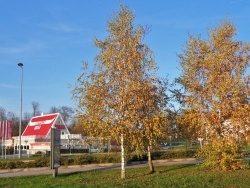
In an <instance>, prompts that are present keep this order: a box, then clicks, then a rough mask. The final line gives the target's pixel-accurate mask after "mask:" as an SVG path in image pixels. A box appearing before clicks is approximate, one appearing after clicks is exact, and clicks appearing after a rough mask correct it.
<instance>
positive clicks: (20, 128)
mask: <svg viewBox="0 0 250 188" xmlns="http://www.w3.org/2000/svg"><path fill="white" fill-rule="evenodd" d="M17 65H18V66H19V67H21V95H20V103H21V105H20V122H19V153H18V154H19V155H18V157H19V159H21V156H22V153H21V134H22V106H23V64H22V63H18V64H17Z"/></svg>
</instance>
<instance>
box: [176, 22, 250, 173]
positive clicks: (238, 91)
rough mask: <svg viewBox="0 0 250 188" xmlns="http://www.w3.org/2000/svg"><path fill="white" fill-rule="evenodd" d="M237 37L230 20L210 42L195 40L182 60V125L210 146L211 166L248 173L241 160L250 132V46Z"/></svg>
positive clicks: (206, 152) (216, 30)
mask: <svg viewBox="0 0 250 188" xmlns="http://www.w3.org/2000/svg"><path fill="white" fill-rule="evenodd" d="M235 36H236V28H235V26H234V25H233V24H232V23H231V22H230V21H228V20H226V21H224V22H222V23H221V24H220V25H219V26H218V27H217V28H212V29H210V30H209V35H208V39H207V40H204V39H201V37H195V36H190V37H189V40H188V42H187V45H186V48H185V50H183V53H182V54H181V55H180V56H179V57H180V63H181V68H182V75H181V77H180V79H179V83H180V84H181V85H182V86H183V88H184V91H185V93H184V104H185V113H183V116H182V118H181V122H182V123H183V124H184V125H188V130H189V131H191V132H193V131H194V130H195V135H196V137H198V138H200V139H204V140H207V142H209V143H210V144H209V145H207V146H206V147H204V149H203V150H202V152H201V153H202V155H203V156H205V157H206V158H207V163H206V164H209V165H210V166H212V167H219V168H221V169H238V168H242V167H243V165H242V164H241V163H240V162H239V160H237V159H239V158H241V157H242V155H241V154H242V147H243V146H244V144H245V143H246V142H247V141H248V140H247V139H248V138H249V131H250V127H249V126H250V125H249V122H250V117H249V110H250V106H249V96H250V95H249V94H250V90H249V75H248V74H247V72H246V70H247V68H248V66H249V59H250V55H249V44H247V43H244V42H242V41H238V40H236V37H235ZM193 133H194V132H193Z"/></svg>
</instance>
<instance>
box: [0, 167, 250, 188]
mask: <svg viewBox="0 0 250 188" xmlns="http://www.w3.org/2000/svg"><path fill="white" fill-rule="evenodd" d="M126 175H127V179H126V180H121V179H120V170H114V169H113V170H100V171H92V172H81V173H71V174H59V175H58V176H57V177H56V178H53V177H52V175H41V176H29V177H15V178H1V181H0V187H6V188H8V187H10V188H13V187H15V188H18V187H26V188H29V187H32V188H34V187H36V188H42V187H44V188H52V187H62V188H63V187H95V188H96V187H126V188H127V187H133V188H134V187H154V188H157V187H159V188H161V187H168V188H171V187H192V188H195V187H199V188H200V187H208V188H209V187H211V188H212V187H241V188H245V187H249V185H250V178H249V177H250V170H239V171H228V172H220V171H206V170H204V169H200V168H199V166H197V165H173V166H161V167H156V172H155V173H153V174H150V173H149V170H148V168H134V169H127V171H126Z"/></svg>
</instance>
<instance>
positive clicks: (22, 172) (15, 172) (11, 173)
mask: <svg viewBox="0 0 250 188" xmlns="http://www.w3.org/2000/svg"><path fill="white" fill-rule="evenodd" d="M199 162H200V161H199V160H197V159H195V158H185V159H169V160H154V161H153V164H154V166H169V165H174V164H197V163H199ZM120 166H121V164H120V163H106V164H89V165H75V166H68V167H66V166H61V167H59V168H58V175H60V174H66V173H76V172H86V171H93V170H104V169H119V168H120ZM146 166H148V164H147V161H141V162H132V163H130V164H128V165H127V166H126V168H139V167H146ZM53 171H54V170H52V169H50V168H49V167H42V168H24V169H10V170H0V178H3V177H15V176H36V175H43V174H51V175H53Z"/></svg>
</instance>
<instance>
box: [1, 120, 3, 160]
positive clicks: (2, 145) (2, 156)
mask: <svg viewBox="0 0 250 188" xmlns="http://www.w3.org/2000/svg"><path fill="white" fill-rule="evenodd" d="M0 125H1V136H2V143H1V146H2V159H3V123H2V122H0Z"/></svg>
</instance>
